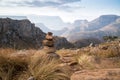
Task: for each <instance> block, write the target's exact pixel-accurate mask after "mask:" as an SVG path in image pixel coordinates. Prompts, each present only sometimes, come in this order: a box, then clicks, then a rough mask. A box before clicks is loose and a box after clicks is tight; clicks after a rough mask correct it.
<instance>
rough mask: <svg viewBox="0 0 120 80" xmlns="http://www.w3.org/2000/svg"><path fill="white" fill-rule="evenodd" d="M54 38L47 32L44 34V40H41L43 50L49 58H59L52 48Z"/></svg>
mask: <svg viewBox="0 0 120 80" xmlns="http://www.w3.org/2000/svg"><path fill="white" fill-rule="evenodd" d="M54 42H55V41H54V37H53V33H52V32H48V33H47V34H46V37H45V40H43V50H44V51H45V53H46V54H48V55H49V56H50V57H54V58H59V55H57V54H56V53H55V52H56V49H55V47H54Z"/></svg>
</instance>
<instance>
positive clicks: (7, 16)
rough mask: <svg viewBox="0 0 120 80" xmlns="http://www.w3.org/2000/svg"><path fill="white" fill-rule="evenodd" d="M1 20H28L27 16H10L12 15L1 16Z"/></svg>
mask: <svg viewBox="0 0 120 80" xmlns="http://www.w3.org/2000/svg"><path fill="white" fill-rule="evenodd" d="M0 18H11V19H15V20H22V19H27V16H10V15H0Z"/></svg>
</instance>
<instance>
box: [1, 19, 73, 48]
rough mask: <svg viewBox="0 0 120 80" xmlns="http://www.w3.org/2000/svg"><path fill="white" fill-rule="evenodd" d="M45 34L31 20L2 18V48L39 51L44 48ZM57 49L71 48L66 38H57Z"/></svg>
mask: <svg viewBox="0 0 120 80" xmlns="http://www.w3.org/2000/svg"><path fill="white" fill-rule="evenodd" d="M44 38H45V33H44V32H43V31H42V30H41V29H39V28H38V27H35V25H34V24H32V23H31V22H30V21H29V20H27V19H25V20H12V19H10V18H0V47H5V48H6V47H10V48H16V49H28V48H35V49H38V48H40V47H41V46H42V41H43V39H44ZM55 40H56V41H55V47H56V49H61V48H71V47H72V44H71V43H69V42H68V41H67V40H66V39H65V38H60V37H55Z"/></svg>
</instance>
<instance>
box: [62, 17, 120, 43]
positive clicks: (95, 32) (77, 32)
mask: <svg viewBox="0 0 120 80" xmlns="http://www.w3.org/2000/svg"><path fill="white" fill-rule="evenodd" d="M82 22H83V23H84V24H83V23H81V21H79V25H77V26H75V25H74V28H71V29H69V30H68V31H66V32H65V33H64V34H62V36H64V37H66V38H67V39H68V40H69V41H71V42H75V41H78V40H80V39H87V38H97V39H100V40H101V39H102V37H103V36H109V35H113V36H120V16H117V15H102V16H100V17H99V18H97V19H95V20H93V21H90V22H88V21H86V20H83V21H82Z"/></svg>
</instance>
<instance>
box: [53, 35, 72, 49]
mask: <svg viewBox="0 0 120 80" xmlns="http://www.w3.org/2000/svg"><path fill="white" fill-rule="evenodd" d="M55 47H56V49H61V48H73V47H74V45H73V44H72V43H70V42H69V41H67V39H66V38H64V37H57V36H55Z"/></svg>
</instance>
